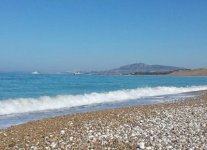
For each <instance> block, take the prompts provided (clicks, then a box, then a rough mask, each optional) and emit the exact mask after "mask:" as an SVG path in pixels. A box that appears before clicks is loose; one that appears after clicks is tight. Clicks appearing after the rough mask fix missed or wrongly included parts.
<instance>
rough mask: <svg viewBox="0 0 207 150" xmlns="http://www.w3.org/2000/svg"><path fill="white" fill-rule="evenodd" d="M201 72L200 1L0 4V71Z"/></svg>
mask: <svg viewBox="0 0 207 150" xmlns="http://www.w3.org/2000/svg"><path fill="white" fill-rule="evenodd" d="M135 62H144V63H147V64H163V65H174V66H180V67H188V68H196V67H207V0H1V1H0V71H33V70H38V71H45V72H48V71H50V72H51V71H52V72H56V71H65V70H79V69H80V70H102V69H108V68H114V67H117V66H120V65H125V64H131V63H135Z"/></svg>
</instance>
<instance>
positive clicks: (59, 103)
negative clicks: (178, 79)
mask: <svg viewBox="0 0 207 150" xmlns="http://www.w3.org/2000/svg"><path fill="white" fill-rule="evenodd" d="M201 90H207V86H191V87H146V88H137V89H125V90H118V91H110V92H105V93H90V94H83V95H58V96H55V97H50V96H42V97H39V98H18V99H9V100H1V101H0V115H9V114H18V113H28V112H37V111H44V110H53V109H62V108H70V107H77V106H83V105H92V104H100V103H108V102H122V101H127V100H133V99H139V98H144V97H150V96H160V95H168V94H179V93H185V92H193V91H201Z"/></svg>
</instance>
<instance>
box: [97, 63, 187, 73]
mask: <svg viewBox="0 0 207 150" xmlns="http://www.w3.org/2000/svg"><path fill="white" fill-rule="evenodd" d="M178 70H185V68H180V67H173V66H164V65H147V64H144V63H135V64H130V65H126V66H121V67H119V68H115V69H111V70H106V71H97V72H93V73H94V74H100V75H129V74H131V75H138V74H141V75H144V74H149V75H152V74H169V73H172V72H174V71H178Z"/></svg>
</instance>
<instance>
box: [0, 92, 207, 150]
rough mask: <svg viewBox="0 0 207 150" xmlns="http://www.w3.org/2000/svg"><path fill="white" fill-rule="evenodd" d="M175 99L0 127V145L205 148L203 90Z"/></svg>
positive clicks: (206, 119) (206, 117)
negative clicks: (197, 94)
mask: <svg viewBox="0 0 207 150" xmlns="http://www.w3.org/2000/svg"><path fill="white" fill-rule="evenodd" d="M200 93H201V94H200V95H199V96H197V97H194V98H187V100H185V101H179V102H175V103H167V104H157V105H147V106H134V107H128V108H120V109H112V110H104V111H97V112H90V113H80V114H75V115H67V116H61V117H55V118H50V119H45V120H40V121H34V122H29V123H26V124H22V125H17V126H13V127H10V128H7V129H4V130H0V150H6V149H12V150H16V149H18V150H19V149H21V150H24V149H31V150H39V149H40V150H43V149H45V150H50V149H57V150H61V149H62V150H65V149H68V150H69V149H148V150H150V149H176V150H177V149H207V92H206V91H203V92H200Z"/></svg>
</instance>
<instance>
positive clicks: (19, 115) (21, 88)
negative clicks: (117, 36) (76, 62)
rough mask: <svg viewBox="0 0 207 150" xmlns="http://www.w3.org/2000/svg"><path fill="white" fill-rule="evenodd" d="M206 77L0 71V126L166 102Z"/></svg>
mask: <svg viewBox="0 0 207 150" xmlns="http://www.w3.org/2000/svg"><path fill="white" fill-rule="evenodd" d="M206 89H207V77H169V76H95V75H31V74H0V128H2V127H8V126H11V125H15V124H19V123H24V122H28V121H31V120H37V119H42V118H47V117H52V116H58V115H63V114H70V113H77V112H87V111H95V110H102V109H110V108H119V107H125V106H133V105H144V104H151V103H160V102H166V101H172V100H175V99H178V98H179V97H185V96H186V94H180V93H184V92H192V91H199V90H206Z"/></svg>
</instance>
